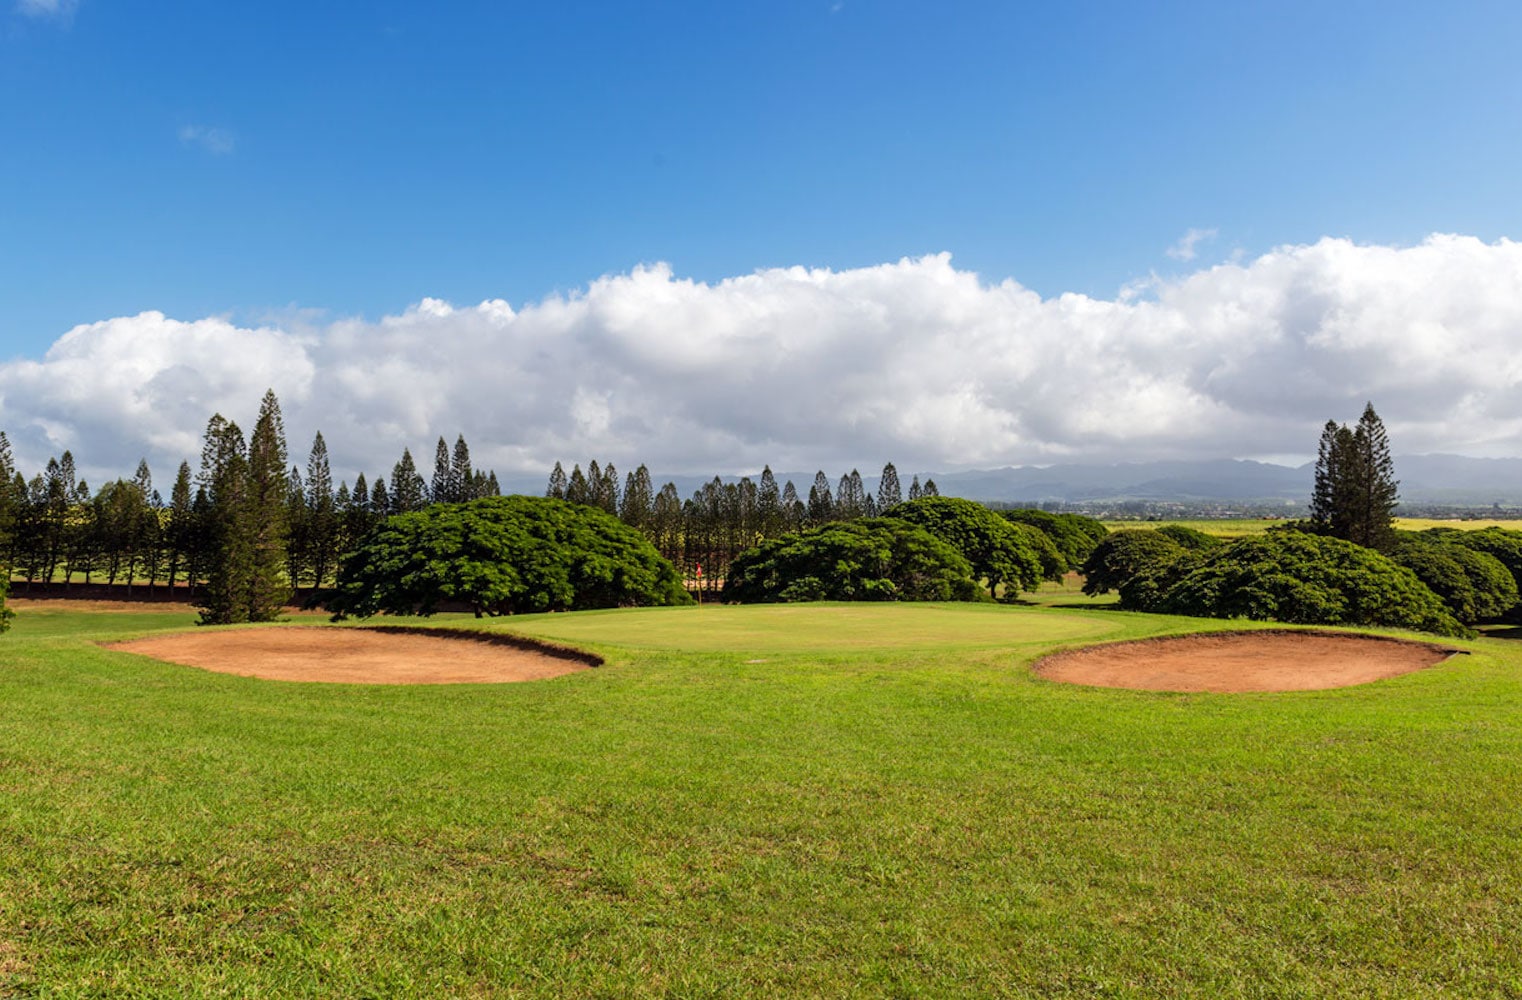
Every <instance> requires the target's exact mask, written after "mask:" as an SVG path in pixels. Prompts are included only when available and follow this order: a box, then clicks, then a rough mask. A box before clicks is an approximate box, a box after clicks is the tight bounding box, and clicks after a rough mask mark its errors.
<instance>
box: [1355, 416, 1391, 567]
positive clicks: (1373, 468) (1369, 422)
mask: <svg viewBox="0 0 1522 1000" xmlns="http://www.w3.org/2000/svg"><path fill="white" fill-rule="evenodd" d="M1353 440H1354V442H1355V443H1356V446H1357V452H1356V453H1357V455H1358V461H1359V464H1360V466H1361V468H1360V469H1359V477H1358V478H1359V480H1360V483H1361V484H1362V485H1363V490H1362V493H1361V497H1360V499H1361V500H1362V508H1361V509H1360V511H1359V518H1358V520H1359V523H1360V533H1361V535H1362V539H1361V540H1360V539H1359V538H1354V539H1352V540H1353V541H1355V542H1358V544H1359V545H1364V546H1367V547H1368V548H1371V549H1377V550H1379V551H1381V552H1388V551H1390V550H1391V549H1392V548H1394V546H1395V507H1396V505H1397V504H1399V503H1400V483H1399V482H1398V481H1397V480H1396V478H1395V462H1394V460H1393V459H1392V458H1391V457H1390V438H1389V436H1388V435H1387V434H1386V433H1385V424H1384V421H1382V420H1380V419H1379V414H1377V413H1375V412H1374V404H1373V403H1367V404H1365V405H1364V409H1363V415H1362V416H1360V417H1359V418H1358V426H1357V427H1355V428H1354V429H1353Z"/></svg>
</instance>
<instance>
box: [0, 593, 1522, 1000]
mask: <svg viewBox="0 0 1522 1000" xmlns="http://www.w3.org/2000/svg"><path fill="white" fill-rule="evenodd" d="M162 615H163V613H162V612H152V613H148V614H144V615H142V616H136V615H132V614H115V615H104V614H77V615H75V617H74V620H73V621H72V622H71V621H70V620H69V618H68V615H67V614H57V615H53V616H48V617H44V616H42V615H23V617H22V618H20V619H19V620H18V622H17V627H16V629H15V631H14V632H13V633H11V634H9V635H7V636H5V637H4V638H3V639H0V705H3V707H4V712H3V714H0V995H4V994H7V993H8V994H11V995H16V996H102V997H105V996H112V997H115V996H208V995H217V996H222V995H229V996H272V997H274V996H279V997H285V996H316V995H327V996H386V997H390V996H446V995H455V996H498V995H500V996H545V997H561V996H681V997H705V996H864V997H867V996H872V997H875V996H948V997H950V996H955V997H962V996H1028V997H1048V996H1085V997H1087V996H1115V997H1143V996H1149V997H1150V996H1181V997H1222V996H1247V997H1264V996H1295V997H1299V996H1327V997H1333V996H1338V997H1340V996H1411V997H1430V996H1464V997H1469V996H1476V997H1483V996H1493V997H1515V996H1517V995H1519V992H1522V773H1519V772H1522V769H1519V768H1518V766H1517V761H1518V760H1522V711H1519V709H1522V655H1519V653H1518V651H1517V647H1516V646H1514V645H1511V644H1508V643H1506V642H1504V641H1500V640H1493V639H1487V640H1478V641H1476V642H1473V643H1468V644H1465V646H1466V648H1468V649H1469V650H1471V655H1467V656H1461V657H1457V658H1455V659H1453V660H1450V661H1448V662H1447V663H1445V664H1443V665H1440V666H1438V667H1436V668H1433V669H1431V670H1428V671H1423V672H1419V673H1416V674H1410V675H1407V676H1405V677H1401V678H1397V679H1393V680H1390V681H1385V682H1380V683H1378V684H1373V685H1368V686H1364V687H1357V688H1347V689H1343V690H1339V691H1326V692H1307V693H1299V694H1281V695H1271V694H1258V695H1188V696H1184V695H1170V694H1150V693H1144V692H1130V691H1110V690H1099V689H1089V688H1078V687H1066V686H1062V685H1056V684H1051V683H1047V682H1043V681H1040V680H1037V679H1035V678H1034V677H1032V676H1031V675H1030V673H1029V672H1028V669H1027V667H1028V665H1029V663H1030V661H1031V660H1032V659H1034V658H1035V657H1036V656H1038V655H1039V654H1040V653H1041V652H1042V651H1043V650H1045V649H1048V648H1051V647H1054V646H1061V645H1068V644H1073V643H1079V642H1087V641H1090V640H1092V639H1095V638H1103V639H1107V640H1108V639H1119V638H1133V637H1137V636H1141V635H1146V634H1155V633H1160V632H1173V631H1183V630H1188V629H1190V628H1194V627H1199V626H1201V625H1202V624H1204V623H1200V622H1194V621H1190V620H1187V619H1173V618H1163V617H1148V616H1137V615H1129V614H1124V613H1120V612H1115V611H1102V610H1064V609H1060V608H1056V609H1041V608H1000V607H966V608H959V607H945V606H932V607H911V606H892V605H881V606H873V607H860V606H854V607H844V606H839V605H818V606H807V607H800V608H774V609H756V608H710V607H704V608H676V609H669V610H662V611H628V612H612V613H597V614H587V615H557V616H543V617H525V618H522V619H510V620H497V621H494V622H491V623H489V624H490V626H491V627H494V628H510V629H513V630H521V631H523V632H526V633H533V634H537V635H543V636H546V637H554V638H555V639H557V640H560V641H570V640H573V639H574V640H575V641H577V642H581V643H585V644H587V645H590V646H595V647H596V648H598V649H599V650H600V651H602V652H603V653H604V654H605V655H608V656H609V663H608V665H607V666H605V667H603V668H600V669H597V670H592V671H586V672H583V673H579V674H574V675H570V676H566V677H562V678H557V679H555V680H552V681H545V682H537V683H531V684H516V685H496V686H486V685H462V686H439V687H411V688H407V687H366V686H341V685H318V684H287V683H278V682H269V681H259V680H252V679H246V678H239V677H232V676H226V675H220V674H212V673H207V672H204V671H199V670H194V669H189V668H184V667H177V666H173V665H170V664H164V663H158V662H155V661H152V660H149V659H146V658H143V657H138V656H133V655H130V654H125V653H116V652H109V651H106V650H103V649H101V648H99V647H97V646H96V645H94V640H96V639H99V638H104V637H106V636H108V635H112V634H133V633H138V632H141V631H144V630H148V629H157V628H181V627H186V626H188V625H189V623H190V621H191V618H192V616H190V615H189V614H184V615H181V616H180V617H179V618H178V619H176V620H173V621H169V620H165V619H164V617H163V616H162ZM440 624H448V625H459V624H473V623H470V622H465V621H460V620H458V619H452V620H448V621H444V622H440ZM1209 624H1210V626H1212V627H1223V626H1224V625H1225V623H1209ZM758 660H759V661H764V662H753V661H758Z"/></svg>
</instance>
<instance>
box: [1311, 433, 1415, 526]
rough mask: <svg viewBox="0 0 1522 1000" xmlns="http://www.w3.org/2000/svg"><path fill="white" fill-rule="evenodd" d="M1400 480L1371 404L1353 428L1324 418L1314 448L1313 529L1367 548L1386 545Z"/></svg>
mask: <svg viewBox="0 0 1522 1000" xmlns="http://www.w3.org/2000/svg"><path fill="white" fill-rule="evenodd" d="M1399 485H1400V484H1399V483H1398V482H1397V481H1396V480H1395V465H1394V462H1393V461H1392V460H1391V458H1390V440H1389V437H1388V436H1387V435H1386V433H1385V427H1384V423H1383V422H1382V421H1381V420H1380V419H1379V415H1378V414H1377V413H1375V412H1374V405H1373V404H1372V403H1370V404H1367V405H1366V406H1365V407H1364V411H1363V415H1362V416H1361V417H1359V419H1358V424H1357V426H1356V427H1355V428H1354V429H1352V430H1349V429H1348V428H1347V426H1346V425H1342V426H1339V425H1338V424H1337V423H1336V422H1335V421H1331V420H1329V421H1327V423H1326V425H1325V426H1324V427H1323V428H1322V431H1321V441H1320V444H1319V445H1318V447H1317V452H1316V476H1315V483H1314V485H1313V487H1312V490H1311V523H1312V524H1313V525H1314V526H1315V527H1316V529H1317V530H1319V531H1321V532H1323V533H1325V534H1328V535H1331V536H1332V537H1334V538H1343V539H1346V540H1348V541H1350V542H1354V543H1356V544H1358V545H1363V546H1365V547H1367V548H1371V549H1380V550H1388V549H1389V548H1390V547H1391V546H1393V545H1394V542H1395V526H1394V511H1395V506H1396V504H1397V503H1399V502H1400V496H1399Z"/></svg>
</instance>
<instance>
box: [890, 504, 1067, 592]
mask: <svg viewBox="0 0 1522 1000" xmlns="http://www.w3.org/2000/svg"><path fill="white" fill-rule="evenodd" d="M884 516H886V517H892V518H897V519H899V520H901V521H908V522H909V523H910V524H917V525H919V526H920V527H922V528H924V529H925V530H926V531H928V532H930V533H931V534H932V535H934V536H935V537H937V538H939V539H940V540H941V541H943V542H945V543H946V544H948V545H950V546H951V547H952V548H954V549H956V550H957V551H958V552H960V553H961V554H962V555H963V557H965V558H966V559H967V561H968V562H969V563H971V564H972V571H973V575H974V576H976V577H979V578H981V579H983V580H985V581H986V583H987V586H988V592H989V593H990V594H997V592H998V588H999V587H1000V586H1001V585H1004V586H1005V587H1006V594H1007V596H1010V597H1013V596H1014V592H1015V591H1018V590H1035V589H1036V587H1037V585H1038V584H1039V583H1040V582H1041V579H1042V577H1043V575H1044V571H1043V567H1042V564H1041V556H1040V554H1039V552H1038V551H1037V549H1036V547H1035V546H1034V545H1032V543H1031V541H1030V539H1029V538H1028V537H1027V536H1026V535H1025V533H1024V532H1022V531H1020V530H1018V529H1017V528H1016V527H1015V526H1014V525H1013V524H1010V523H1009V522H1008V521H1006V520H1005V519H1004V518H1002V517H1000V516H999V515H998V514H995V513H994V512H993V511H991V510H989V509H988V508H987V507H984V506H983V505H982V504H980V503H974V502H973V501H971V500H963V499H960V498H959V497H942V496H921V497H920V498H919V499H918V500H909V501H907V502H905V503H901V504H899V505H898V506H897V507H894V508H893V509H892V510H889V511H885V512H884Z"/></svg>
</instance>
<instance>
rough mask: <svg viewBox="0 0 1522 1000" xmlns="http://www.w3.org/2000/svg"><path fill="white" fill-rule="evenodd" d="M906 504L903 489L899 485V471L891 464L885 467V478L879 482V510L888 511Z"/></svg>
mask: <svg viewBox="0 0 1522 1000" xmlns="http://www.w3.org/2000/svg"><path fill="white" fill-rule="evenodd" d="M903 502H904V494H903V490H902V488H901V487H900V486H899V485H898V470H897V469H895V468H894V467H893V463H892V462H889V463H888V464H887V465H885V466H883V476H882V478H881V479H879V480H878V481H877V509H878V511H879V512H882V511H886V510H888V509H889V508H890V507H895V506H897V505H898V504H900V503H903Z"/></svg>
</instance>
